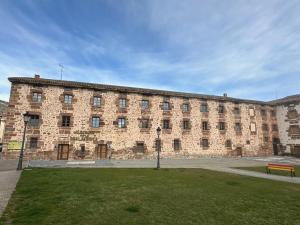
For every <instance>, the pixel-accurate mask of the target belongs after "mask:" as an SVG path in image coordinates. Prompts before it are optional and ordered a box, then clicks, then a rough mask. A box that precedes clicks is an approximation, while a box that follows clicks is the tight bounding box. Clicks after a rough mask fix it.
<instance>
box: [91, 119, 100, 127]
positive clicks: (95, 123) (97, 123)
mask: <svg viewBox="0 0 300 225" xmlns="http://www.w3.org/2000/svg"><path fill="white" fill-rule="evenodd" d="M92 127H94V128H99V127H100V117H98V116H94V117H93V118H92Z"/></svg>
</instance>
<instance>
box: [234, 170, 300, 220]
mask: <svg viewBox="0 0 300 225" xmlns="http://www.w3.org/2000/svg"><path fill="white" fill-rule="evenodd" d="M294 168H295V173H296V177H300V166H294ZM236 169H241V170H250V171H255V172H260V173H266V167H265V166H256V167H236ZM271 174H275V175H281V176H291V173H290V172H289V171H282V170H271ZM299 224H300V223H299Z"/></svg>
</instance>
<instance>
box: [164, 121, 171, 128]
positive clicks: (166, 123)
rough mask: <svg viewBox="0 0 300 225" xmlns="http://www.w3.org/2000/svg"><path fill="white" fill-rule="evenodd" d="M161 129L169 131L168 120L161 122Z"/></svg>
mask: <svg viewBox="0 0 300 225" xmlns="http://www.w3.org/2000/svg"><path fill="white" fill-rule="evenodd" d="M163 129H170V120H163Z"/></svg>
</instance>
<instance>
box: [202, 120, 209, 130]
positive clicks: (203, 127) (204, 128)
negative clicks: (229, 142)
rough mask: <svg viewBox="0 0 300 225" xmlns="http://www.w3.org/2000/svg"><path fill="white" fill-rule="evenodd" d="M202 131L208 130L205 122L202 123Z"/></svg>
mask: <svg viewBox="0 0 300 225" xmlns="http://www.w3.org/2000/svg"><path fill="white" fill-rule="evenodd" d="M202 130H208V122H207V121H203V122H202Z"/></svg>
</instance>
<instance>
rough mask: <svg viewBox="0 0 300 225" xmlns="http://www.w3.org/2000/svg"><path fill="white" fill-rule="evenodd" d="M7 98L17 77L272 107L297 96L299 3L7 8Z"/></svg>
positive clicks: (2, 10) (0, 66) (1, 65)
mask: <svg viewBox="0 0 300 225" xmlns="http://www.w3.org/2000/svg"><path fill="white" fill-rule="evenodd" d="M0 6H1V7H0V26H1V29H0V43H1V44H0V88H1V91H0V98H2V99H5V100H7V99H8V94H9V82H8V81H7V77H8V76H11V75H26V76H32V75H33V74H35V73H39V74H42V76H44V77H49V78H59V67H58V65H59V64H60V63H62V64H64V66H65V70H64V78H65V79H70V80H79V81H90V82H99V83H101V82H102V83H111V84H117V85H129V86H141V87H149V88H163V89H170V90H178V91H188V92H199V93H208V94H222V93H223V92H228V94H229V95H231V96H234V97H242V98H254V99H260V100H270V99H273V98H275V97H282V96H285V95H289V94H294V93H297V92H299V88H298V87H299V85H300V78H299V73H300V66H299V65H300V43H299V40H300V17H299V16H298V13H299V11H300V3H299V1H297V0H290V1H283V0H275V1H274V0H272V1H271V0H270V1H269V0H267V1H256V0H255V1H247V2H245V1H224V2H220V1H198V0H188V1H179V0H178V1H174V0H172V1H171V0H166V1H159V0H151V1H150V0H149V1H135V0H131V1H127V0H126V1H125V0H119V1H89V2H76V4H75V2H72V4H69V1H59V2H57V1H56V2H52V1H47V0H46V1H38V2H37V1H22V2H14V1H1V3H0Z"/></svg>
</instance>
